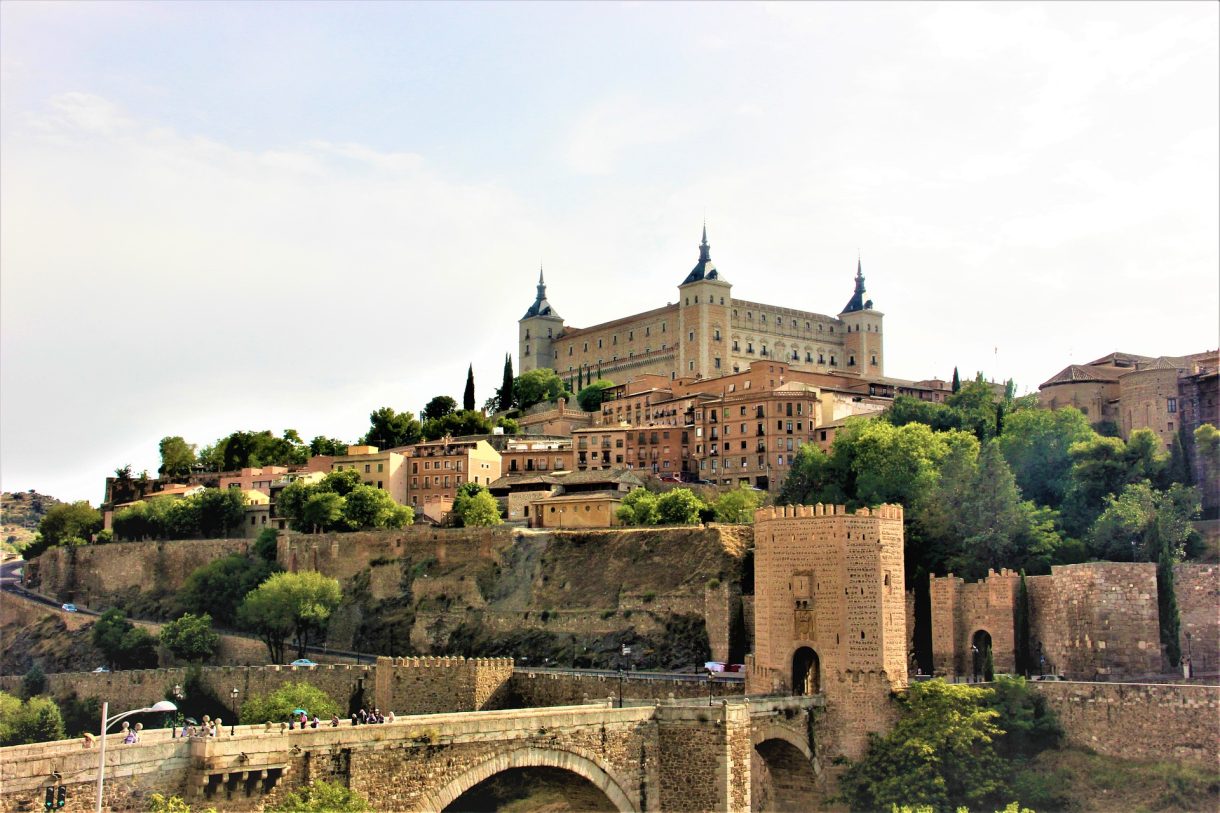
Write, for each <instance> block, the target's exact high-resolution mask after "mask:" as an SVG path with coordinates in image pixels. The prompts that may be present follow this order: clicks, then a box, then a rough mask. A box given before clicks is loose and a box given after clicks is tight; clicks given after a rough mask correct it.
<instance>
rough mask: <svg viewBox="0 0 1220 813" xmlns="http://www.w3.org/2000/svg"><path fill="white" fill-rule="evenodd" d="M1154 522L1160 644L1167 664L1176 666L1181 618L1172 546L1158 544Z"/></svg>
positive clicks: (1179, 654) (1178, 654) (1179, 652)
mask: <svg viewBox="0 0 1220 813" xmlns="http://www.w3.org/2000/svg"><path fill="white" fill-rule="evenodd" d="M1158 534H1159V531H1158V529H1157V526H1156V524H1155V523H1154V524H1153V526H1152V535H1153V540H1152V542H1153V546H1155V547H1159V548H1160V555H1159V556H1158V557H1157V562H1156V595H1157V615H1158V619H1159V627H1160V632H1161V645H1162V646H1164V647H1165V657H1166V658H1168V659H1169V665H1170V666H1172V667H1174V668H1175V669H1176V668H1177V666H1178V664H1179V663H1181V662H1182V645H1181V643H1180V641H1181V635H1182V619H1181V617H1180V616H1179V614H1178V597H1177V591H1176V589H1175V587H1174V575H1173V566H1174V555H1173V546H1172V545H1167V544H1160V540H1159V538H1158Z"/></svg>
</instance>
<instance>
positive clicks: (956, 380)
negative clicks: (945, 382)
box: [952, 367, 962, 393]
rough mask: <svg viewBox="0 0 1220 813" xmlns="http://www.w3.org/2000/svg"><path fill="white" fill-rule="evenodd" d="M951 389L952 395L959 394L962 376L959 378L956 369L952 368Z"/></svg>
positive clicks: (959, 375)
mask: <svg viewBox="0 0 1220 813" xmlns="http://www.w3.org/2000/svg"><path fill="white" fill-rule="evenodd" d="M952 387H953V390H952V391H953V392H954V393H958V392H961V389H962V376H961V374H960V373H959V372H958V371H957V368H956V367H954V368H953V385H952Z"/></svg>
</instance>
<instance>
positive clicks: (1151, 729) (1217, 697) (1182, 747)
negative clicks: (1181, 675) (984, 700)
mask: <svg viewBox="0 0 1220 813" xmlns="http://www.w3.org/2000/svg"><path fill="white" fill-rule="evenodd" d="M1035 686H1036V688H1037V690H1038V691H1039V692H1041V693H1042V695H1043V696H1044V697H1045V698H1046V700H1047V703H1048V704H1049V705H1050V707H1051V708H1052V709H1054V711H1055V714H1056V715H1058V717H1059V720H1060V722H1062V723H1063V727H1064V729H1065V730H1066V732H1067V739H1068V742H1069V743H1070V744H1072V745H1079V746H1084V747H1087V748H1092V749H1093V750H1095V751H1097V752H1098V753H1101V754H1106V755H1108V756H1114V757H1121V758H1123V759H1146V760H1162V761H1166V760H1169V761H1189V762H1195V763H1199V764H1202V765H1205V766H1211V767H1213V768H1214V767H1217V764H1218V757H1220V686H1200V685H1194V684H1176V685H1168V684H1135V683H1072V682H1066V681H1065V682H1062V683H1054V682H1040V683H1037V684H1035Z"/></svg>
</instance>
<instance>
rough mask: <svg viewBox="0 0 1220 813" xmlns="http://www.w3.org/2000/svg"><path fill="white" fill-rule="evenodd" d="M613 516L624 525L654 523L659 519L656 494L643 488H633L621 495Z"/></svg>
mask: <svg viewBox="0 0 1220 813" xmlns="http://www.w3.org/2000/svg"><path fill="white" fill-rule="evenodd" d="M615 516H617V517H618V519H619V522H621V523H623V524H624V525H636V526H643V525H656V524H657V522H659V521H660V515H659V514H658V513H657V495H656V494H653V493H652V492H651V491H649V490H648V489H645V488H633V489H632V490H631V491H630V492H628V493H627V495H626V496H625V497H623V501H622V503H621V504H620V505H619V507H618V509H617V510H616V511H615Z"/></svg>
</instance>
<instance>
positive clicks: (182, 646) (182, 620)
mask: <svg viewBox="0 0 1220 813" xmlns="http://www.w3.org/2000/svg"><path fill="white" fill-rule="evenodd" d="M161 643H162V644H164V645H165V648H166V649H168V650H169V651H170V654H171V655H173V656H174V657H175V658H178V659H179V660H183V661H192V662H195V663H199V662H201V661H205V660H208V659H210V658H211V657H212V656H213V655H215V654H216V647H217V646H218V645H219V644H220V636H219V635H217V634H216V633H215V632H212V616H211V615H209V614H208V613H204V614H203V615H195V614H194V613H183V614H182V615H181V616H179V617H178V618H176V619H174V620H173V621H170V622H169V623H168V624H166V625H165V626H164V627H162V628H161Z"/></svg>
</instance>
